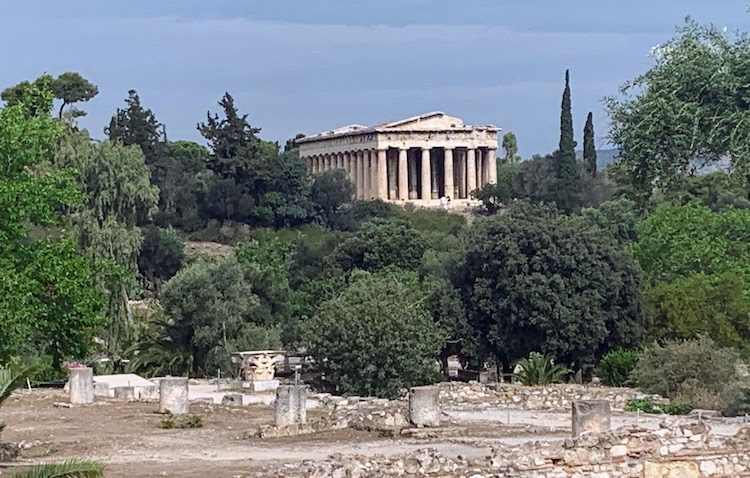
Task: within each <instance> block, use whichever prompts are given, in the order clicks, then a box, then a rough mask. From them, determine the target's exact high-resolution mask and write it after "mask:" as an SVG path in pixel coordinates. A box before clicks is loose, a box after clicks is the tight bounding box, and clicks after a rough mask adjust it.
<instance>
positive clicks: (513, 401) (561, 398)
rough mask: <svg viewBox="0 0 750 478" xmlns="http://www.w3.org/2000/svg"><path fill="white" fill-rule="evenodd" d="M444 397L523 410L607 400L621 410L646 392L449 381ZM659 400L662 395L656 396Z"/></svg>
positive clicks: (558, 408)
mask: <svg viewBox="0 0 750 478" xmlns="http://www.w3.org/2000/svg"><path fill="white" fill-rule="evenodd" d="M440 386H441V388H442V393H441V399H442V402H443V403H445V404H449V403H451V402H453V403H466V402H488V403H500V404H503V405H510V406H512V407H513V408H517V409H520V410H553V411H565V412H568V411H570V406H571V403H572V402H573V401H580V400H607V401H609V402H610V403H611V405H612V408H615V409H622V408H623V407H624V406H625V404H626V403H627V401H628V400H630V399H632V398H639V397H643V396H644V394H643V393H640V392H638V391H637V390H633V389H632V388H613V387H593V386H586V385H569V384H559V385H548V386H545V387H526V386H522V385H518V384H506V383H494V384H488V385H481V384H478V383H460V382H449V383H443V384H441V385H440ZM655 398H656V400H657V402H658V401H661V398H660V397H655Z"/></svg>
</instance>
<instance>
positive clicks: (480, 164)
mask: <svg viewBox="0 0 750 478" xmlns="http://www.w3.org/2000/svg"><path fill="white" fill-rule="evenodd" d="M484 167H485V162H484V151H482V150H481V149H477V187H478V188H481V187H482V186H484V178H485V177H486V176H487V175H486V174H485V171H484Z"/></svg>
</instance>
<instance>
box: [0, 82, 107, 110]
mask: <svg viewBox="0 0 750 478" xmlns="http://www.w3.org/2000/svg"><path fill="white" fill-rule="evenodd" d="M32 88H35V89H37V90H47V91H51V92H52V94H53V95H54V97H55V99H58V100H61V101H62V103H61V105H60V110H59V113H58V118H62V117H63V112H64V111H65V107H66V106H69V105H72V104H74V103H80V102H82V101H83V102H85V101H89V100H90V99H92V98H93V97H95V96H96V95H98V94H99V88H98V87H97V86H96V85H95V84H93V83H91V82H90V81H88V80H87V79H86V78H84V77H83V76H81V75H80V73H75V72H66V73H63V74H62V75H60V76H58V77H57V78H53V77H52V76H50V75H42V76H40V77H39V78H37V79H36V80H35V81H34V82H33V83H30V82H28V81H22V82H21V83H19V84H17V85H15V86H11V87H8V88H6V89H5V90H3V92H2V94H0V98H2V99H3V100H4V101H5V102H6V103H7V105H8V106H13V105H15V104H17V103H20V102H21V101H22V98H23V96H24V94H25V93H26V92H27V91H29V90H30V89H32ZM27 106H29V107H32V111H36V109H37V108H36V106H32V105H30V104H28V102H27ZM72 113H73V116H74V117H77V116H84V115H85V114H86V113H85V112H83V111H80V110H78V109H75V108H73V111H72ZM48 114H49V112H48Z"/></svg>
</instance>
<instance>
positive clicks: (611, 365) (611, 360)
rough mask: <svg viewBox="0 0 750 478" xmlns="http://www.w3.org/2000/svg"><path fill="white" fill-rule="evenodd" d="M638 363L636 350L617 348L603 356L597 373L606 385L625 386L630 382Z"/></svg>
mask: <svg viewBox="0 0 750 478" xmlns="http://www.w3.org/2000/svg"><path fill="white" fill-rule="evenodd" d="M637 363H638V353H637V352H636V351H634V350H623V349H616V350H612V351H611V352H608V353H607V354H606V355H604V357H602V359H601V361H600V362H599V366H598V367H597V369H596V375H597V376H598V377H599V378H600V379H601V381H602V383H603V384H604V385H609V386H610V387H624V386H626V385H629V384H630V374H631V373H632V372H633V369H634V368H635V366H636V364H637Z"/></svg>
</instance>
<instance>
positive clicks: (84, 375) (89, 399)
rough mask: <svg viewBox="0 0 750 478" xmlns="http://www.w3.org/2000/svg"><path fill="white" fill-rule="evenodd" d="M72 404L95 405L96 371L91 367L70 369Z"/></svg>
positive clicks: (69, 381) (69, 382)
mask: <svg viewBox="0 0 750 478" xmlns="http://www.w3.org/2000/svg"><path fill="white" fill-rule="evenodd" d="M68 384H69V385H70V403H72V404H74V405H88V404H91V403H94V370H93V369H91V368H90V367H78V368H71V369H70V379H69V380H68Z"/></svg>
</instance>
